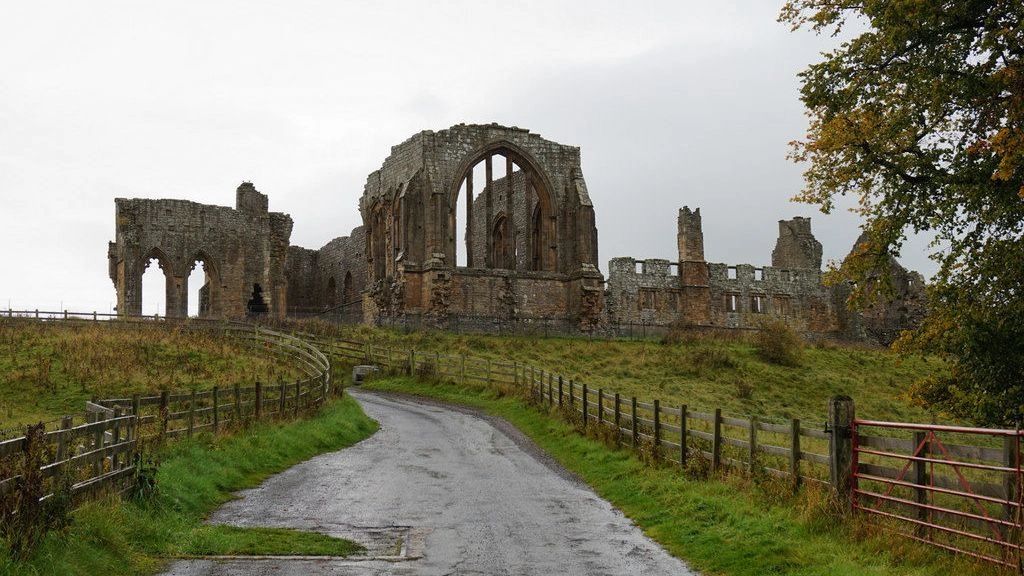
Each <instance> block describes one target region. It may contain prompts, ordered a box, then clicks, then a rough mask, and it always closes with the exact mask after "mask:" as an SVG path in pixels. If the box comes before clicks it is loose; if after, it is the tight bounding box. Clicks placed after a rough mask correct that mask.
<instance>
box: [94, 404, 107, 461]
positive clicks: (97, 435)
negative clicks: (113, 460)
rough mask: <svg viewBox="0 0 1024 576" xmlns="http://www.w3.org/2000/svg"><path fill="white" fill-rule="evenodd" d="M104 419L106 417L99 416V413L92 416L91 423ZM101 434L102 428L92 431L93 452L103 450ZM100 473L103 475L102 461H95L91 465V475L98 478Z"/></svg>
mask: <svg viewBox="0 0 1024 576" xmlns="http://www.w3.org/2000/svg"><path fill="white" fill-rule="evenodd" d="M104 419H106V415H105V414H99V413H97V414H93V422H102V421H103V420H104ZM103 432H104V430H103V428H100V427H98V426H97V427H96V429H95V430H93V433H92V449H93V450H99V449H100V448H103ZM102 473H103V460H102V459H97V460H96V461H95V462H93V463H92V475H93V476H99V475H100V474H102Z"/></svg>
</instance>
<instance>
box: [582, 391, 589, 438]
mask: <svg viewBox="0 0 1024 576" xmlns="http://www.w3.org/2000/svg"><path fill="white" fill-rule="evenodd" d="M581 404H582V408H583V429H584V430H586V428H587V412H588V410H589V409H590V406H589V404H590V402H589V401H588V399H587V384H586V382H584V383H583V398H582V400H581Z"/></svg>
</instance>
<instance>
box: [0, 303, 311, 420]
mask: <svg viewBox="0 0 1024 576" xmlns="http://www.w3.org/2000/svg"><path fill="white" fill-rule="evenodd" d="M292 376H293V373H292V372H291V371H290V370H289V369H288V367H287V366H284V365H282V364H280V363H279V362H276V361H275V360H274V359H273V358H270V357H267V356H265V355H259V354H257V353H254V352H253V351H251V350H249V349H248V348H245V347H243V346H240V345H237V344H235V343H233V342H231V341H230V340H227V339H224V338H221V337H217V336H214V335H210V334H203V333H200V332H189V331H185V330H183V329H181V328H167V327H145V326H134V327H125V326H113V325H107V324H105V323H100V324H63V323H58V322H45V323H41V322H29V321H18V320H14V321H10V320H3V321H0V430H2V429H7V428H11V427H14V426H18V425H21V424H26V423H32V422H38V421H50V420H53V419H55V418H58V417H59V416H61V415H63V414H78V413H81V412H82V410H83V407H84V402H85V401H86V400H88V399H89V398H91V397H93V396H98V397H101V398H103V397H112V396H123V395H130V394H132V393H136V392H138V393H148V394H152V393H154V392H156V391H159V390H181V389H186V390H187V389H191V388H198V389H204V388H210V387H212V386H214V385H227V384H234V383H235V382H252V381H255V380H257V379H263V380H264V381H274V382H276V381H277V379H278V377H289V378H290V377H292Z"/></svg>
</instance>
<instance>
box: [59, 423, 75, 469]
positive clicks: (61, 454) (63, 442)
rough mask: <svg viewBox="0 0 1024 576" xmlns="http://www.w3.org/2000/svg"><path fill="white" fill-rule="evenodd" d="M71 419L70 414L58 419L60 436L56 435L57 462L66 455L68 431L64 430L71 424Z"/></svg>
mask: <svg viewBox="0 0 1024 576" xmlns="http://www.w3.org/2000/svg"><path fill="white" fill-rule="evenodd" d="M73 421H74V419H73V418H72V417H71V416H64V417H63V418H61V419H60V429H61V430H62V432H61V434H60V436H58V437H57V462H60V461H62V460H64V457H65V455H66V449H65V447H66V446H67V443H68V439H67V434H68V433H67V432H64V430H67V429H69V428H71V427H72V425H73Z"/></svg>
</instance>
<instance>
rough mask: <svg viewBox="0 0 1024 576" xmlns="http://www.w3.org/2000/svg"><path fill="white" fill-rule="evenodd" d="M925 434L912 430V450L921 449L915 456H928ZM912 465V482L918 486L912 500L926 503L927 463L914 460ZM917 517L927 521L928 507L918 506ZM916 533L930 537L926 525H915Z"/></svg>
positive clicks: (923, 536)
mask: <svg viewBox="0 0 1024 576" xmlns="http://www.w3.org/2000/svg"><path fill="white" fill-rule="evenodd" d="M926 438H927V435H926V434H925V433H924V432H923V431H920V430H918V431H915V432H914V450H917V447H918V446H921V447H922V448H921V451H920V452H918V453H917V454H915V455H916V456H922V457H925V458H927V457H928V443H927V442H926V441H925V439H926ZM913 467H914V484H917V485H918V486H919V488H914V501H915V502H917V503H918V504H925V505H927V504H928V489H927V488H926V486H928V467H927V464H926V463H924V462H922V461H920V460H915V461H914V463H913ZM917 519H918V520H921V521H922V522H927V521H928V509H927V508H924V507H921V506H919V507H918V508H917ZM917 535H918V536H920V537H922V538H929V537H930V530H928V528H927V527H926V526H922V525H920V524H919V525H918V526H917Z"/></svg>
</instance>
